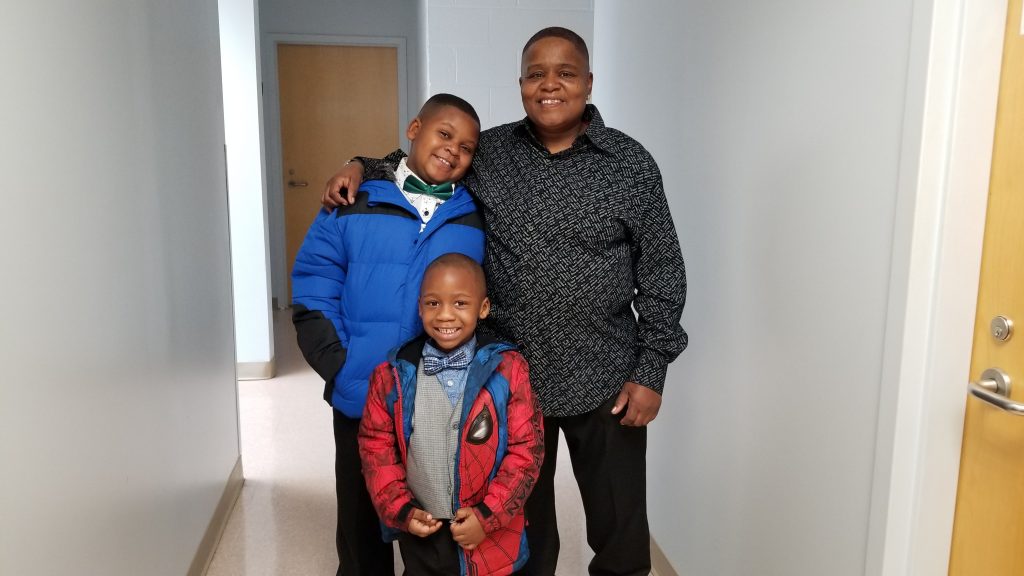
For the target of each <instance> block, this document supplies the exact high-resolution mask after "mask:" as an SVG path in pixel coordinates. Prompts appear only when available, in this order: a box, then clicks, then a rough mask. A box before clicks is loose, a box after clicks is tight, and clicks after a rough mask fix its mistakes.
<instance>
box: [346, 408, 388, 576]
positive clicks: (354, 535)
mask: <svg viewBox="0 0 1024 576" xmlns="http://www.w3.org/2000/svg"><path fill="white" fill-rule="evenodd" d="M331 412H333V413H334V448H335V459H334V476H335V483H336V488H337V494H338V532H337V535H336V541H337V545H338V560H339V561H340V566H339V567H338V576H393V575H394V573H395V556H394V549H393V547H392V545H391V544H390V543H386V542H384V539H383V538H382V537H381V534H380V520H379V519H378V518H377V511H376V510H374V509H373V502H372V501H371V500H370V493H369V492H368V491H367V490H366V482H365V481H364V480H363V472H362V463H361V462H360V460H359V441H358V434H359V420H358V419H353V418H348V417H347V416H345V415H344V414H342V413H341V412H338V411H337V410H333V409H332V410H331Z"/></svg>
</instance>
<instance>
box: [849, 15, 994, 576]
mask: <svg viewBox="0 0 1024 576" xmlns="http://www.w3.org/2000/svg"><path fill="white" fill-rule="evenodd" d="M1006 4H1007V2H1006V0H931V1H924V2H914V18H913V28H912V30H911V31H910V33H911V52H910V60H909V62H908V81H907V93H906V102H907V106H906V108H905V115H904V118H905V120H904V123H905V124H904V133H903V145H902V149H901V155H902V160H901V168H900V177H899V189H898V192H897V204H896V224H895V229H894V243H893V254H892V263H891V273H890V289H889V300H888V302H889V304H888V306H889V313H888V321H887V326H886V331H885V341H884V344H883V346H884V360H883V366H882V374H881V390H880V400H879V410H878V415H879V416H878V428H877V435H876V449H875V468H874V474H873V486H872V499H871V510H870V517H869V518H870V519H869V526H868V538H867V549H866V562H865V575H871V576H875V575H881V576H918V575H920V576H926V575H927V576H932V575H935V574H946V573H947V571H948V564H949V550H950V539H951V537H952V531H953V530H952V528H953V514H954V511H955V506H956V488H957V481H958V474H959V469H960V447H961V442H962V437H963V419H964V409H965V406H966V401H967V395H966V386H967V379H968V375H969V370H970V359H971V347H972V339H973V332H974V316H975V308H976V305H977V295H978V275H979V270H980V266H981V249H982V238H983V234H984V227H985V211H986V208H987V197H988V184H989V172H990V169H991V163H992V143H993V135H994V130H995V111H996V100H997V97H998V87H999V74H1000V64H1001V59H1002V47H1003V30H1004V26H1005V23H1006ZM993 29H995V30H998V31H999V32H998V33H997V34H993V33H992V30H993Z"/></svg>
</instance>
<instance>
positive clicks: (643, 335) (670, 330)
mask: <svg viewBox="0 0 1024 576" xmlns="http://www.w3.org/2000/svg"><path fill="white" fill-rule="evenodd" d="M584 120H586V121H588V122H589V125H588V126H587V128H586V130H585V131H584V132H583V133H582V134H580V136H579V137H577V138H576V141H575V142H574V143H573V145H572V146H571V147H570V148H569V149H567V150H564V151H562V152H559V153H557V154H552V153H550V152H548V150H547V149H546V148H545V147H544V146H543V145H542V144H541V143H540V142H539V140H537V138H536V137H535V136H534V134H533V131H532V129H531V127H530V124H529V121H528V120H525V119H524V120H521V121H519V122H513V123H510V124H505V125H502V126H497V127H495V128H491V129H489V130H485V131H484V132H483V133H482V134H481V136H480V143H479V147H478V150H477V153H476V157H475V158H474V160H473V165H472V167H471V169H470V171H469V173H468V174H467V176H466V178H465V180H464V181H463V183H464V184H465V185H466V186H467V187H468V188H469V189H470V190H471V191H472V192H473V194H474V196H475V197H476V199H477V201H478V204H479V206H480V208H481V211H482V213H483V216H484V223H485V231H486V234H487V251H486V257H485V270H486V272H487V281H488V295H489V296H490V298H491V315H490V317H489V318H488V321H487V326H486V327H487V328H488V329H490V330H492V331H494V332H496V333H497V334H498V335H499V336H500V337H502V338H505V339H509V340H512V341H513V342H516V343H517V344H518V345H519V346H520V348H521V350H522V352H523V355H524V356H525V357H526V359H527V360H528V361H529V364H530V379H531V382H532V384H533V388H534V390H535V391H536V393H537V396H538V398H539V400H540V404H541V408H542V409H543V410H544V415H545V416H572V415H576V414H583V413H585V412H589V411H591V410H593V409H594V408H596V407H597V406H599V405H600V404H601V403H602V402H604V401H605V400H607V399H609V398H611V397H612V396H613V395H615V394H617V393H618V391H619V390H620V389H621V388H622V385H623V384H624V383H625V382H626V381H634V382H637V383H639V384H641V385H643V386H647V387H649V388H651V389H653V390H655V391H657V392H659V393H661V392H662V390H663V388H664V384H665V373H666V371H667V367H668V363H669V362H671V361H672V360H674V359H675V358H676V356H678V355H679V353H680V352H682V350H683V349H684V348H686V344H687V335H686V332H685V331H684V330H683V328H682V327H681V326H680V325H679V319H680V316H681V314H682V309H683V304H684V303H685V300H686V272H685V267H684V264H683V257H682V253H681V251H680V248H679V240H678V237H677V236H676V231H675V227H674V225H673V223H672V216H671V214H670V213H669V209H668V203H667V201H666V199H665V191H664V189H663V187H662V180H661V172H660V171H659V169H658V166H657V164H656V163H655V162H654V159H653V158H652V157H651V155H650V154H649V153H648V152H647V150H646V149H644V148H643V146H641V145H640V144H639V143H638V142H637V141H635V140H633V139H632V138H630V137H629V136H627V135H625V134H623V133H622V132H619V131H618V130H615V129H612V128H608V127H606V126H605V125H604V122H603V120H602V119H601V115H600V114H599V113H598V111H597V108H595V107H594V106H588V107H587V110H586V112H585V116H584ZM402 155H403V153H402V152H401V150H398V151H396V152H394V153H392V154H391V155H389V156H388V157H386V158H384V160H383V162H377V161H373V160H370V159H362V160H363V161H364V165H365V167H366V173H365V177H366V178H367V179H369V178H381V177H387V175H386V173H387V172H388V171H390V170H391V169H393V167H394V166H395V165H397V163H398V161H399V160H400V159H401V157H402ZM634 310H635V311H636V314H635V315H634Z"/></svg>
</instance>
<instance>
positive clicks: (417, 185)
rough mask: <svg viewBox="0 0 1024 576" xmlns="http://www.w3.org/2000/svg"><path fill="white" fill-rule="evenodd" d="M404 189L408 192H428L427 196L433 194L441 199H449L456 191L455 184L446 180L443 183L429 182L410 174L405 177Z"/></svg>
mask: <svg viewBox="0 0 1024 576" xmlns="http://www.w3.org/2000/svg"><path fill="white" fill-rule="evenodd" d="M402 190H405V191H406V192H412V193H413V194H426V195H427V196H433V197H434V198H438V199H440V200H447V199H449V198H451V197H452V194H453V193H454V192H455V186H453V185H452V183H451V182H444V183H442V184H436V185H432V184H427V183H426V182H424V181H423V180H420V179H419V178H417V177H416V176H414V175H412V174H410V175H409V176H408V177H407V178H406V179H405V184H402Z"/></svg>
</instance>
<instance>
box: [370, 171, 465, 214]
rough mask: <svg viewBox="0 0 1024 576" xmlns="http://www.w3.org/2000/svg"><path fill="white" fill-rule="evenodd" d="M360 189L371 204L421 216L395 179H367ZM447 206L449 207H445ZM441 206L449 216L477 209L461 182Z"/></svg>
mask: <svg viewBox="0 0 1024 576" xmlns="http://www.w3.org/2000/svg"><path fill="white" fill-rule="evenodd" d="M359 191H360V192H366V194H367V199H366V200H367V203H368V204H369V205H370V206H373V205H375V204H390V205H392V206H397V207H399V208H402V209H404V210H406V211H408V212H409V213H411V214H412V215H413V216H415V217H416V218H417V219H418V218H419V217H420V215H419V213H418V212H416V209H415V208H413V207H412V205H410V204H409V201H408V200H406V198H405V195H404V194H402V191H401V190H399V189H398V185H397V184H395V182H394V180H367V181H365V182H363V183H362V184H360V185H359ZM445 206H447V208H444V207H445ZM441 208H444V211H445V213H447V215H448V217H449V218H452V217H459V216H463V215H465V214H468V213H470V212H472V211H473V210H475V209H476V207H475V205H474V204H473V198H472V197H471V196H470V195H469V192H468V191H467V190H466V188H465V187H464V186H462V185H460V184H456V185H455V193H454V194H453V195H452V197H451V198H449V199H448V200H445V202H444V203H443V204H441ZM439 211H440V208H439ZM431 221H433V219H431Z"/></svg>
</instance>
